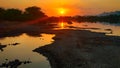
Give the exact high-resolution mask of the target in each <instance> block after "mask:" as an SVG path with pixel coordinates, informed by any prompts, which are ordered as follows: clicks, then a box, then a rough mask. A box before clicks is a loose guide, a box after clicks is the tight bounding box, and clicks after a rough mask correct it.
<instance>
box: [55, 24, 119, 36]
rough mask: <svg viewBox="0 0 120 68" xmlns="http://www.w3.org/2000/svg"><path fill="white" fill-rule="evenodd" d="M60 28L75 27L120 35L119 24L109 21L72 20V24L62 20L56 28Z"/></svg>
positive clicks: (75, 28) (76, 28)
mask: <svg viewBox="0 0 120 68" xmlns="http://www.w3.org/2000/svg"><path fill="white" fill-rule="evenodd" d="M59 29H74V30H90V31H93V32H102V33H105V34H106V35H115V36H120V30H118V29H120V26H119V25H117V24H116V25H115V24H114V25H113V24H109V23H107V24H106V23H101V22H97V23H89V22H82V23H79V22H72V24H69V23H68V22H61V23H59V28H55V30H59Z"/></svg>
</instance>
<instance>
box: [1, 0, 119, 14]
mask: <svg viewBox="0 0 120 68" xmlns="http://www.w3.org/2000/svg"><path fill="white" fill-rule="evenodd" d="M29 6H38V7H41V8H42V10H43V11H44V12H45V13H46V14H47V15H48V16H59V15H60V13H64V15H67V16H74V15H95V14H99V13H102V12H110V11H116V10H120V0H0V7H3V8H19V9H22V10H23V9H24V8H26V7H29ZM61 8H62V9H64V11H63V10H60V9H61Z"/></svg>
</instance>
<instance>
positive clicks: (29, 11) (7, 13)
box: [0, 6, 47, 21]
mask: <svg viewBox="0 0 120 68" xmlns="http://www.w3.org/2000/svg"><path fill="white" fill-rule="evenodd" d="M42 17H47V15H45V13H44V12H42V10H41V8H40V7H37V6H32V7H28V8H25V11H24V12H23V11H22V10H19V9H15V8H9V9H4V8H0V21H3V20H5V21H6V20H7V21H27V20H33V19H36V18H42Z"/></svg>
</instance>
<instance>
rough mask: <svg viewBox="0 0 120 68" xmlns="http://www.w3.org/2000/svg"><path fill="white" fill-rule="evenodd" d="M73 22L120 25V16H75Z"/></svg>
mask: <svg viewBox="0 0 120 68" xmlns="http://www.w3.org/2000/svg"><path fill="white" fill-rule="evenodd" d="M73 20H75V21H78V22H109V23H120V15H107V16H75V17H73Z"/></svg>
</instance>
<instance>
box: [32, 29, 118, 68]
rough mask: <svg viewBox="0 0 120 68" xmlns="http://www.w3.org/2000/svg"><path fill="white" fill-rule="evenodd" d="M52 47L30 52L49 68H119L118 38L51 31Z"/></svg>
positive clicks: (81, 31)
mask: <svg viewBox="0 0 120 68" xmlns="http://www.w3.org/2000/svg"><path fill="white" fill-rule="evenodd" d="M51 33H54V34H56V36H55V37H54V38H53V39H54V40H55V42H54V43H52V44H50V45H46V46H43V47H40V48H36V49H35V50H33V51H34V52H38V53H40V54H43V55H44V56H46V57H47V58H48V60H49V62H50V64H51V68H119V67H120V55H119V53H120V43H119V42H120V37H117V36H106V35H105V34H104V33H95V32H90V31H86V30H55V31H51Z"/></svg>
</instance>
